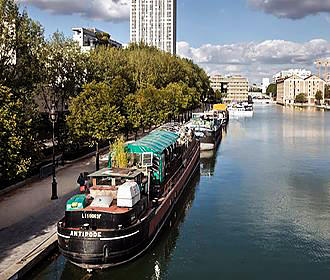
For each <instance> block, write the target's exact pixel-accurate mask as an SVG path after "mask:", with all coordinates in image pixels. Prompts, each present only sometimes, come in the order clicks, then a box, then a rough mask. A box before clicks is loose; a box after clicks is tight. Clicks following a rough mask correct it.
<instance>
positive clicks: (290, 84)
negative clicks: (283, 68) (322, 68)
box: [276, 75, 326, 105]
mask: <svg viewBox="0 0 330 280" xmlns="http://www.w3.org/2000/svg"><path fill="white" fill-rule="evenodd" d="M325 84H326V83H325V81H324V80H322V79H320V78H319V77H317V76H316V75H311V76H309V77H307V78H305V79H302V78H301V77H299V76H297V75H293V76H291V77H289V78H284V79H281V80H278V81H277V100H276V101H277V103H278V104H282V105H287V104H294V103H295V99H296V96H297V95H299V94H301V93H303V94H304V95H305V97H306V101H307V104H308V105H314V104H315V101H316V98H315V95H316V93H317V92H318V91H321V93H322V100H321V103H324V93H325Z"/></svg>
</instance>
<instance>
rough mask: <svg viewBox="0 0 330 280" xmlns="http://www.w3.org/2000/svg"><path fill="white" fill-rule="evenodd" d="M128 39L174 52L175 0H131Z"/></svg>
mask: <svg viewBox="0 0 330 280" xmlns="http://www.w3.org/2000/svg"><path fill="white" fill-rule="evenodd" d="M130 41H131V42H132V43H140V42H144V43H146V44H148V45H150V46H155V47H157V48H159V49H161V50H163V51H166V52H170V53H172V54H176V0H131V15H130Z"/></svg>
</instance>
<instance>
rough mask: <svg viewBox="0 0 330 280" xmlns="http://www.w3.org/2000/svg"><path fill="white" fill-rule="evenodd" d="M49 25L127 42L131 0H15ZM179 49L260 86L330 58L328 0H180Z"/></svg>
mask: <svg viewBox="0 0 330 280" xmlns="http://www.w3.org/2000/svg"><path fill="white" fill-rule="evenodd" d="M16 2H18V3H19V4H20V6H21V8H26V9H27V10H28V13H29V16H30V17H31V18H33V19H34V20H37V21H39V22H40V23H41V24H42V25H43V27H44V28H45V34H46V37H49V36H50V35H51V34H52V33H53V32H55V31H57V30H58V31H61V32H63V33H64V34H65V35H67V36H70V37H71V36H72V32H71V28H72V27H96V28H98V29H101V30H104V31H107V32H108V33H110V34H111V36H112V38H113V39H115V40H117V41H120V42H122V43H128V42H129V9H130V0H70V1H68V0H16ZM177 54H178V55H179V56H182V57H187V58H190V59H192V60H193V61H194V62H195V63H197V64H198V65H200V66H201V67H202V68H204V69H205V71H206V72H207V73H208V74H209V75H213V74H223V75H230V74H240V75H243V76H246V77H248V78H249V81H250V83H260V82H261V79H262V78H263V77H265V78H271V77H272V76H273V75H274V74H275V73H276V72H278V71H280V70H285V69H289V68H305V69H307V70H311V71H312V72H314V73H316V72H317V71H316V68H315V66H314V61H315V60H316V59H318V58H328V57H330V0H177Z"/></svg>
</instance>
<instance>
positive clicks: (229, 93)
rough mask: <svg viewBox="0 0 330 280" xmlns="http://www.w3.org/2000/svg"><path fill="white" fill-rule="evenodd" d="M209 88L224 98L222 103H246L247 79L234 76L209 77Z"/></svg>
mask: <svg viewBox="0 0 330 280" xmlns="http://www.w3.org/2000/svg"><path fill="white" fill-rule="evenodd" d="M210 81H211V87H212V88H213V90H214V91H216V90H219V91H220V92H221V93H223V94H224V95H225V96H226V97H225V98H224V102H226V103H230V102H233V101H237V102H242V101H248V96H249V81H248V79H247V78H245V77H242V76H239V75H236V76H222V75H214V76H212V77H210Z"/></svg>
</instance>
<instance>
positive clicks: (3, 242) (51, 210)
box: [0, 157, 107, 274]
mask: <svg viewBox="0 0 330 280" xmlns="http://www.w3.org/2000/svg"><path fill="white" fill-rule="evenodd" d="M106 162H107V158H106V157H103V161H102V157H101V166H102V165H103V166H105V165H106ZM94 170H95V157H91V158H88V159H86V160H81V161H78V162H76V163H74V164H71V165H66V166H65V167H64V168H62V169H60V170H58V171H57V172H56V176H57V183H58V197H59V199H58V200H55V201H52V200H51V199H50V197H51V181H52V177H49V178H46V179H43V180H40V181H37V182H34V183H31V184H28V185H26V186H24V187H22V188H20V189H18V190H15V191H12V192H10V193H7V194H5V195H4V196H2V197H0V274H1V273H2V272H3V271H5V270H6V269H8V268H9V266H11V265H12V264H13V263H15V262H17V261H18V260H20V259H21V258H22V257H24V256H26V255H27V254H28V253H29V252H30V251H31V250H33V249H34V248H35V247H36V246H38V245H39V244H40V243H42V242H43V241H44V240H45V239H47V238H49V237H50V236H51V235H52V234H54V232H55V231H56V223H57V221H58V220H60V219H61V218H62V217H63V216H64V210H65V202H66V200H67V199H68V198H69V197H70V196H72V194H74V193H77V192H78V188H77V183H76V180H77V178H78V176H79V174H80V172H83V171H87V172H91V171H94Z"/></svg>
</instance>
